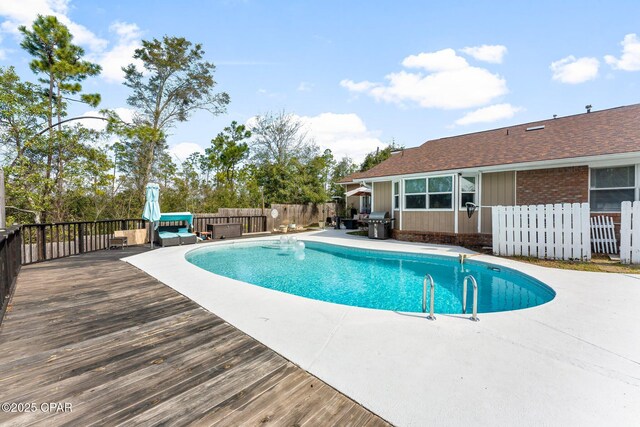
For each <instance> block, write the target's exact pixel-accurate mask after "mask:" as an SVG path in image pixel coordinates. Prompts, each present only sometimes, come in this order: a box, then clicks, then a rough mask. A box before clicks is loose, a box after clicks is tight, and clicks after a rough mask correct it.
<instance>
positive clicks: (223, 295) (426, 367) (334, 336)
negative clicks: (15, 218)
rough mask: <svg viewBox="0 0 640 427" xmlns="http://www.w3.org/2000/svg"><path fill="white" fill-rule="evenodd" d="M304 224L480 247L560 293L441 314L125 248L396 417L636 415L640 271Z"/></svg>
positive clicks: (169, 251)
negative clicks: (312, 292) (344, 298)
mask: <svg viewBox="0 0 640 427" xmlns="http://www.w3.org/2000/svg"><path fill="white" fill-rule="evenodd" d="M296 237H297V238H298V239H302V240H318V241H324V242H327V243H332V244H342V245H343V246H356V247H360V248H363V249H373V250H375V249H382V250H386V251H400V252H411V253H425V254H438V255H445V256H452V257H457V256H458V254H459V253H467V254H472V255H474V257H473V258H475V259H477V260H478V261H485V262H489V263H492V264H496V265H501V266H504V267H508V268H514V269H516V270H519V271H522V272H523V273H525V274H528V275H530V276H532V277H534V278H536V279H538V280H540V281H542V282H543V283H546V284H547V285H549V286H551V287H552V288H553V289H554V291H555V292H556V297H555V298H554V299H553V300H552V301H550V302H548V303H545V304H542V305H539V306H535V307H531V308H526V309H522V310H517V311H511V312H497V313H483V314H480V322H477V323H474V322H470V321H469V320H468V316H463V315H442V314H441V315H437V316H436V317H437V320H436V321H433V322H432V321H429V320H427V319H425V315H423V314H422V313H396V312H392V311H384V310H376V309H368V308H359V307H351V306H344V305H340V304H335V303H329V302H323V301H317V300H311V299H308V298H305V297H299V296H295V295H290V294H285V293H282V292H279V291H274V290H270V289H266V288H262V287H259V286H255V285H251V284H247V283H244V282H240V281H236V280H233V279H229V278H226V277H222V276H218V275H215V274H213V273H210V272H207V271H205V270H203V269H201V268H199V267H197V266H195V265H193V264H190V263H189V262H188V261H186V259H185V258H184V255H185V254H186V253H187V252H189V251H191V250H192V249H197V248H198V247H196V248H194V247H192V246H191V247H189V246H182V247H171V248H164V249H157V250H154V251H151V252H146V253H144V254H140V255H136V256H133V257H129V258H126V259H125V261H127V262H129V263H130V264H132V265H134V266H136V267H138V268H140V269H142V270H144V271H145V272H147V273H148V274H150V275H152V276H153V277H156V278H157V279H158V280H160V281H162V282H163V283H165V284H167V285H168V286H170V287H172V288H173V289H175V290H177V291H178V292H180V293H182V294H184V295H186V296H187V297H189V298H191V299H192V300H194V301H196V302H197V303H198V304H200V305H202V306H203V307H204V308H206V309H208V310H210V311H211V312H213V313H215V314H217V315H218V316H220V317H222V318H223V319H225V320H226V321H227V322H229V323H231V324H233V325H234V326H236V327H238V328H239V329H241V330H242V331H244V332H245V333H247V334H249V335H251V336H252V337H254V338H256V339H257V340H259V341H261V342H262V343H264V344H265V345H267V346H269V347H270V348H272V349H273V350H275V351H277V352H278V353H280V354H282V355H283V356H284V357H286V358H288V359H289V360H291V361H293V362H294V363H296V364H297V365H299V366H301V367H302V368H304V369H306V370H308V371H309V372H311V373H312V374H314V375H316V376H317V377H319V378H320V379H322V380H324V381H326V382H327V383H328V384H330V385H332V386H334V387H335V388H337V389H338V390H340V391H341V392H343V393H345V394H346V395H348V396H349V397H351V398H353V399H354V400H355V401H357V402H359V403H361V404H362V405H363V406H365V407H367V408H368V409H370V410H371V411H373V412H375V413H377V414H378V415H380V416H381V417H383V418H385V419H387V420H388V421H390V422H392V423H394V424H397V425H424V424H438V425H459V424H463V423H475V424H480V425H489V424H493V425H495V424H509V420H511V421H513V419H515V418H514V417H517V419H518V420H519V421H520V423H521V424H544V423H549V424H563V425H578V424H581V425H586V424H595V423H596V422H600V423H604V422H606V423H607V424H610V423H617V424H619V425H624V424H627V423H629V424H630V423H631V421H632V420H633V419H635V418H637V417H640V408H639V407H638V405H634V404H633V402H637V401H640V345H638V343H637V341H638V340H637V337H638V336H640V324H639V323H638V322H637V321H636V319H635V315H634V314H635V312H634V309H635V307H637V304H638V302H640V276H637V275H624V274H612V273H590V272H578V271H569V270H558V269H550V268H546V267H540V266H535V265H531V264H525V263H522V262H518V261H515V260H508V259H503V258H497V257H493V256H489V255H479V254H476V253H474V252H472V251H469V250H466V249H463V248H460V247H455V246H445V245H425V244H412V243H405V242H398V241H378V240H369V239H362V238H361V237H356V236H348V235H344V234H342V233H338V232H331V231H324V232H323V231H321V232H315V233H308V234H304V235H300V234H297V235H296ZM277 238H278V237H274V236H265V237H258V238H254V239H251V240H274V239H277ZM238 242H239V243H244V242H247V240H246V239H245V240H242V241H238ZM227 243H229V242H222V243H221V242H213V243H208V244H207V245H209V244H211V245H218V244H227ZM199 246H200V245H199ZM602 286H607V288H606V291H607V292H606V299H607V301H606V302H607V304H608V305H609V307H606V308H604V307H602V300H603V289H602V288H601V287H602ZM598 302H600V304H598ZM634 337H635V338H634ZM426 402H428V405H427V403H426ZM427 408H429V410H427ZM497 408H499V410H498V409H497Z"/></svg>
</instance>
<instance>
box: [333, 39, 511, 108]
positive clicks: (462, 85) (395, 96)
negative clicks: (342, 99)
mask: <svg viewBox="0 0 640 427" xmlns="http://www.w3.org/2000/svg"><path fill="white" fill-rule="evenodd" d="M402 64H403V65H404V66H405V67H410V68H423V69H425V70H427V71H430V73H427V74H423V73H420V72H407V71H400V72H396V73H390V74H388V75H387V76H385V78H386V80H387V83H386V84H384V83H375V82H370V81H366V80H365V81H362V82H354V81H353V80H348V79H347V80H342V81H341V82H340V85H341V86H343V87H345V88H346V89H348V90H349V91H351V92H356V93H366V94H368V95H370V96H372V97H373V98H374V99H376V100H378V101H385V102H392V103H397V104H400V105H402V104H404V103H405V102H407V101H410V102H415V103H416V104H418V105H419V106H421V107H424V108H441V109H460V108H473V107H479V106H482V105H486V104H488V103H490V102H492V101H493V100H494V99H495V98H497V97H499V96H502V95H505V94H506V93H507V92H508V90H507V83H506V81H505V80H504V78H502V77H501V76H499V75H498V74H494V73H491V72H490V71H488V70H487V69H485V68H480V67H473V66H470V65H469V64H468V63H467V61H466V60H465V59H464V58H462V57H460V56H458V55H456V53H455V51H454V50H453V49H443V50H440V51H438V52H432V53H420V54H418V55H411V56H408V57H406V58H405V59H404V60H403V61H402Z"/></svg>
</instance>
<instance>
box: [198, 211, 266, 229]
mask: <svg viewBox="0 0 640 427" xmlns="http://www.w3.org/2000/svg"><path fill="white" fill-rule="evenodd" d="M234 223H235V224H242V232H243V233H260V232H264V231H267V217H266V216H265V215H239V216H198V215H196V216H194V218H193V229H194V231H207V224H234Z"/></svg>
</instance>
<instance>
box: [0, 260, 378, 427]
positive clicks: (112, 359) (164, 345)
mask: <svg viewBox="0 0 640 427" xmlns="http://www.w3.org/2000/svg"><path fill="white" fill-rule="evenodd" d="M136 250H138V251H139V250H142V249H141V248H138V249H136V248H127V249H126V250H125V251H124V252H122V251H100V252H96V253H92V254H85V255H81V256H75V257H71V258H64V259H59V260H55V261H47V262H44V263H41V264H35V265H31V266H27V267H24V268H23V269H22V272H21V273H20V276H19V277H18V284H17V290H16V294H15V295H14V297H13V301H12V304H11V306H10V308H9V311H8V313H7V316H6V318H5V321H4V322H3V324H2V326H1V327H0V402H13V403H34V404H35V405H34V406H32V410H33V412H25V413H11V412H6V407H4V406H3V411H0V425H29V424H32V423H35V424H41V425H47V426H50V425H62V424H67V423H71V424H73V425H83V426H86V425H92V424H97V425H117V424H126V425H159V424H163V425H187V424H197V425H229V426H239V425H249V426H251V425H287V426H302V425H308V426H324V425H354V426H356V425H357V426H364V425H366V426H375V425H387V423H386V422H385V421H383V420H382V419H381V418H379V417H377V416H376V415H374V414H372V413H371V412H369V411H367V410H366V409H364V408H363V407H362V406H360V405H358V404H357V403H355V402H354V401H352V400H351V399H349V398H347V397H345V396H344V395H342V394H340V393H339V392H337V391H336V390H335V389H333V388H331V387H330V386H328V385H326V384H324V383H323V382H322V381H320V380H318V379H317V378H315V377H314V376H312V375H310V374H309V373H307V372H306V371H304V370H302V369H300V368H299V367H297V366H295V365H294V364H293V363H291V362H289V361H288V360H286V359H284V358H283V357H281V356H280V355H278V354H277V353H275V352H274V351H272V350H270V349H269V348H267V347H265V346H264V345H262V344H260V343H259V342H257V341H256V340H254V339H253V338H251V337H249V336H248V335H246V334H244V333H242V332H240V331H239V330H238V329H236V328H234V327H233V326H231V325H229V324H228V323H226V322H224V321H223V320H222V319H220V318H219V317H217V316H215V315H214V314H212V313H209V312H208V311H206V310H204V309H203V308H201V307H200V306H198V305H197V304H196V303H194V302H193V301H191V300H189V299H187V298H186V297H184V296H182V295H180V294H179V293H177V292H175V291H174V290H173V289H171V288H169V287H167V286H165V285H163V284H162V283H160V282H158V281H157V280H155V279H153V278H152V277H150V276H148V275H147V274H145V273H144V272H142V271H140V270H138V269H136V268H135V267H132V266H130V265H129V264H127V263H125V262H122V261H119V260H118V258H119V257H120V256H123V255H126V254H127V253H128V254H131V253H132V252H134V251H136ZM45 403H60V404H61V405H60V406H59V407H57V408H53V409H52V408H51V407H50V406H46V405H45V406H44V407H43V404H45ZM64 404H67V409H66V410H65V407H64ZM69 406H70V407H71V410H70V411H69V410H68V408H69ZM13 409H22V410H24V408H13ZM56 409H57V411H56Z"/></svg>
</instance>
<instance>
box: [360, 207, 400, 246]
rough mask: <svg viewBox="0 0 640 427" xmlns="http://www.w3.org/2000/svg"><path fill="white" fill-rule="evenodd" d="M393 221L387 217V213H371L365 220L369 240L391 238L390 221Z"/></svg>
mask: <svg viewBox="0 0 640 427" xmlns="http://www.w3.org/2000/svg"><path fill="white" fill-rule="evenodd" d="M394 219H395V218H390V217H389V212H371V213H370V214H369V218H367V219H366V222H367V223H368V224H369V238H370V239H389V238H391V221H393V220H394Z"/></svg>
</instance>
